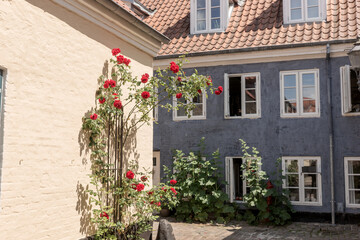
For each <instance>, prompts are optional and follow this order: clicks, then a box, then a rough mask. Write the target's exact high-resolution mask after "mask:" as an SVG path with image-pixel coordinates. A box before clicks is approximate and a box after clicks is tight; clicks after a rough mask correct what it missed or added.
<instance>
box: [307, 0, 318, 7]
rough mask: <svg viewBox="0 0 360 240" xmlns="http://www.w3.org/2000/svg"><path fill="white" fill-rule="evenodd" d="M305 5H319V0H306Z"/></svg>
mask: <svg viewBox="0 0 360 240" xmlns="http://www.w3.org/2000/svg"><path fill="white" fill-rule="evenodd" d="M307 5H308V6H314V5H316V6H318V5H319V0H307Z"/></svg>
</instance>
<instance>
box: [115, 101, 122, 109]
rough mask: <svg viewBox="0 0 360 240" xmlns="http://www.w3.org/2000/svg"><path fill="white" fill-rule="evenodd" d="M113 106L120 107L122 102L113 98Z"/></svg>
mask: <svg viewBox="0 0 360 240" xmlns="http://www.w3.org/2000/svg"><path fill="white" fill-rule="evenodd" d="M114 107H116V108H117V109H121V108H122V103H121V101H120V100H115V101H114Z"/></svg>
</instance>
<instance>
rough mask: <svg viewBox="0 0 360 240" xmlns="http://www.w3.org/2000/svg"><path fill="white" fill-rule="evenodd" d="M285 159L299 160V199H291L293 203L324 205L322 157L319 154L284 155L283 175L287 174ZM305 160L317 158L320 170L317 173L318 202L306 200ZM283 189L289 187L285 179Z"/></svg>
mask: <svg viewBox="0 0 360 240" xmlns="http://www.w3.org/2000/svg"><path fill="white" fill-rule="evenodd" d="M285 160H298V175H299V201H290V202H291V204H292V205H304V206H322V183H321V157H319V156H297V157H294V156H283V157H282V170H283V175H284V176H286V172H285ZM304 160H316V165H317V169H318V172H317V173H316V174H317V181H318V182H317V184H318V187H317V192H318V196H317V199H318V202H305V196H304V191H305V188H304V181H305V180H304V174H303V173H302V167H303V166H304ZM282 187H283V189H287V187H286V180H285V179H284V181H283V184H282Z"/></svg>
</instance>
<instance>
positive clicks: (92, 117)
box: [90, 113, 98, 120]
mask: <svg viewBox="0 0 360 240" xmlns="http://www.w3.org/2000/svg"><path fill="white" fill-rule="evenodd" d="M97 117H98V115H97V114H96V113H94V114H92V115H90V118H91V119H92V120H96V119H97Z"/></svg>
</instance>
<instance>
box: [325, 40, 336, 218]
mask: <svg viewBox="0 0 360 240" xmlns="http://www.w3.org/2000/svg"><path fill="white" fill-rule="evenodd" d="M326 75H327V81H328V82H327V83H328V88H327V94H328V109H329V116H330V117H329V142H330V143H329V144H330V145H329V151H330V188H331V190H330V192H331V200H330V203H331V224H332V225H335V197H334V196H335V189H334V123H333V111H332V97H331V96H332V86H331V82H332V77H331V63H330V44H329V43H328V44H327V45H326Z"/></svg>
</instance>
